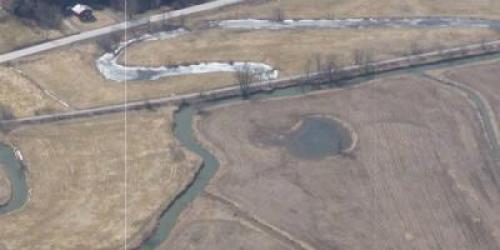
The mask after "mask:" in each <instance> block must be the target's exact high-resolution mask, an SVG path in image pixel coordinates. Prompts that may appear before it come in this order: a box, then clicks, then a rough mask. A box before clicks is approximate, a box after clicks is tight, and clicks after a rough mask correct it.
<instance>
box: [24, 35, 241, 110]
mask: <svg viewBox="0 0 500 250" xmlns="http://www.w3.org/2000/svg"><path fill="white" fill-rule="evenodd" d="M102 53H103V52H102V51H101V50H100V49H98V48H97V46H96V45H94V44H83V45H78V46H73V47H70V48H65V49H61V50H56V51H52V52H49V53H45V54H41V55H37V56H33V57H30V58H28V59H25V60H23V61H20V62H19V64H18V66H17V67H18V68H19V69H20V70H22V71H23V72H24V73H25V74H26V75H27V76H29V77H30V78H31V79H36V83H37V84H39V85H40V86H42V87H43V88H44V89H48V90H50V91H52V92H53V93H54V94H55V95H56V96H57V97H58V98H60V99H62V100H64V101H65V102H67V103H68V104H69V105H70V106H72V107H75V108H86V107H95V106H100V105H107V104H115V103H122V102H124V99H125V94H124V93H125V87H124V84H123V83H120V82H115V81H108V80H106V79H104V77H102V75H101V74H100V73H99V72H98V71H97V68H96V67H95V60H96V59H97V58H98V57H99V56H100V55H102ZM54 72H57V73H54ZM203 78H204V81H199V79H200V78H199V76H185V77H172V78H168V79H167V78H164V79H162V80H159V81H136V82H129V85H128V98H129V100H138V99H147V98H155V97H161V96H169V95H172V94H174V93H187V92H195V93H196V92H201V91H203V90H208V89H211V88H215V87H218V86H221V82H219V80H223V84H222V85H224V83H225V84H227V83H228V82H233V80H232V78H233V77H232V76H225V77H223V78H220V77H219V76H218V75H206V76H203Z"/></svg>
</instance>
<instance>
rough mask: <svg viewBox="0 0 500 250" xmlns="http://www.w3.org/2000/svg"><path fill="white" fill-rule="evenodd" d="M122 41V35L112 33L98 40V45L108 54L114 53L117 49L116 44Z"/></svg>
mask: <svg viewBox="0 0 500 250" xmlns="http://www.w3.org/2000/svg"><path fill="white" fill-rule="evenodd" d="M120 41H121V34H120V33H112V34H108V35H104V36H101V37H99V38H97V40H96V43H97V45H98V46H99V47H100V48H101V49H102V50H104V51H106V52H108V53H112V52H113V51H114V49H115V47H116V44H118V43H119V42H120Z"/></svg>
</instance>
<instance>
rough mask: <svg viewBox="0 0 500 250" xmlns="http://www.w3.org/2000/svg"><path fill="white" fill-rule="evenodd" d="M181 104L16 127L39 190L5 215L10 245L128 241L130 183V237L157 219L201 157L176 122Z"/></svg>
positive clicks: (104, 245) (3, 233) (135, 238)
mask: <svg viewBox="0 0 500 250" xmlns="http://www.w3.org/2000/svg"><path fill="white" fill-rule="evenodd" d="M172 112H173V108H166V109H162V110H158V111H156V112H146V111H144V112H133V113H129V115H128V123H127V132H128V133H127V134H128V136H127V145H128V148H127V160H128V161H127V162H128V164H127V173H128V177H127V182H126V183H127V184H126V186H125V176H124V174H125V167H124V166H125V164H124V163H125V161H124V154H125V148H124V147H125V137H124V136H125V129H124V116H123V114H117V115H110V116H103V117H99V118H95V119H85V120H75V121H72V122H63V123H54V124H48V125H38V126H30V127H21V128H19V129H16V130H14V131H13V132H12V133H11V134H10V135H9V140H10V141H11V142H13V143H14V144H15V145H16V146H17V147H18V148H19V149H20V150H21V152H22V153H23V156H24V158H25V164H26V166H27V168H28V176H27V179H28V185H29V187H30V190H31V196H30V199H29V201H28V202H27V204H26V205H25V206H24V207H23V208H21V209H20V210H17V211H15V212H14V213H11V214H7V215H2V216H0V245H2V243H3V244H4V245H5V246H7V249H40V250H44V249H51V250H52V249H120V248H122V247H123V243H124V239H125V236H124V229H125V220H124V218H125V214H124V213H125V210H124V209H125V207H124V204H125V200H124V198H125V189H126V190H127V218H128V219H127V224H126V226H127V227H128V230H127V232H128V235H127V238H128V239H129V241H128V242H129V245H134V244H137V243H138V242H139V240H141V238H142V237H143V236H144V234H145V233H147V232H148V231H149V230H151V228H152V226H154V221H155V219H156V218H157V217H158V216H159V215H160V213H161V211H162V210H163V209H164V208H165V207H166V205H167V204H168V203H169V202H170V201H171V200H172V199H173V197H174V196H175V195H176V194H178V193H179V192H180V191H181V190H182V189H183V188H184V187H185V186H186V185H187V183H188V182H190V180H191V179H192V177H193V174H194V172H195V171H196V170H197V168H198V165H199V160H198V158H197V157H195V156H194V155H193V154H191V153H189V152H187V151H185V150H184V149H182V148H181V147H180V146H179V144H178V142H176V140H175V139H174V136H173V133H172V130H171V121H172Z"/></svg>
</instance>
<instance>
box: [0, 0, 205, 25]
mask: <svg viewBox="0 0 500 250" xmlns="http://www.w3.org/2000/svg"><path fill="white" fill-rule="evenodd" d="M204 2H208V0H6V1H5V2H4V3H3V6H4V8H5V9H7V10H9V11H10V12H12V13H14V14H15V15H17V16H19V17H22V18H31V19H34V20H36V21H37V22H38V23H39V24H40V25H41V26H44V27H49V28H54V27H55V26H57V25H59V22H60V21H61V19H62V16H63V13H64V11H65V9H66V8H67V7H68V6H72V5H74V4H77V3H81V4H87V5H90V6H92V7H94V8H103V7H110V8H113V9H115V10H118V11H125V6H127V8H126V10H127V14H128V15H134V14H138V13H142V12H145V11H147V10H150V9H155V8H158V7H160V6H162V5H168V6H171V7H172V8H175V9H178V8H184V7H186V6H190V5H194V4H200V3H204Z"/></svg>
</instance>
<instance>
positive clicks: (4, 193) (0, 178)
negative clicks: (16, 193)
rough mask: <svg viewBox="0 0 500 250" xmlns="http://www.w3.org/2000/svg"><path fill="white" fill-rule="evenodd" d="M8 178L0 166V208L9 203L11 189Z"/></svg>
mask: <svg viewBox="0 0 500 250" xmlns="http://www.w3.org/2000/svg"><path fill="white" fill-rule="evenodd" d="M11 188H12V187H11V184H10V181H9V178H8V177H7V174H6V173H5V170H4V169H3V166H2V165H0V206H2V205H5V204H7V203H8V202H9V200H10V198H11V195H12V189H11Z"/></svg>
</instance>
